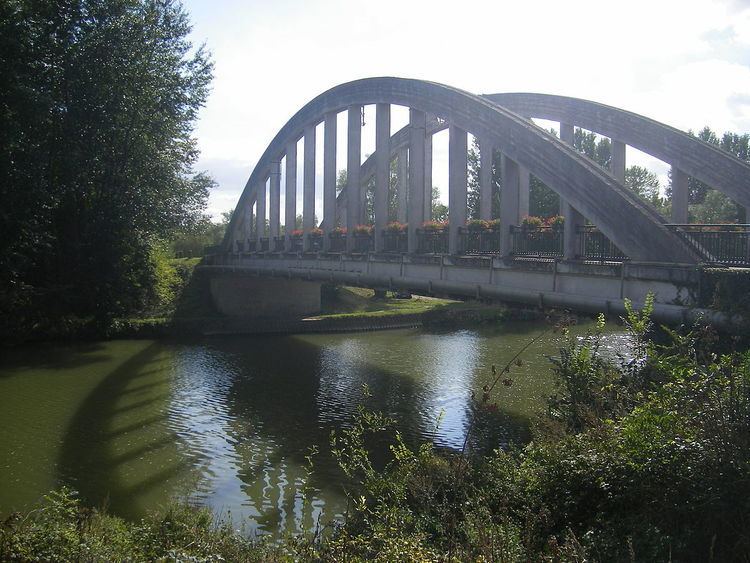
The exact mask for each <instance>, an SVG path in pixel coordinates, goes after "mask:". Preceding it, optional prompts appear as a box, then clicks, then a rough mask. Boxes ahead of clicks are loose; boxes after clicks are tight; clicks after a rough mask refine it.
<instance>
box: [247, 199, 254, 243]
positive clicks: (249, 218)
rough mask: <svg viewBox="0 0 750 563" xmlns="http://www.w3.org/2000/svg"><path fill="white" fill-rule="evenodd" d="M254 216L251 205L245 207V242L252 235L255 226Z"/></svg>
mask: <svg viewBox="0 0 750 563" xmlns="http://www.w3.org/2000/svg"><path fill="white" fill-rule="evenodd" d="M254 221H255V217H254V216H253V206H252V205H251V206H250V207H248V209H247V227H246V232H245V244H247V242H248V241H249V240H250V239H251V238H252V237H253V230H254V228H255V223H254Z"/></svg>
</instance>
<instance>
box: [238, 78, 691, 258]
mask: <svg viewBox="0 0 750 563" xmlns="http://www.w3.org/2000/svg"><path fill="white" fill-rule="evenodd" d="M375 103H390V104H398V105H402V106H406V107H411V108H415V109H418V110H421V111H424V112H427V113H429V114H432V115H436V116H439V117H441V118H443V119H445V120H446V121H448V122H450V123H451V124H453V125H455V126H457V127H459V128H461V129H463V130H465V131H469V132H471V133H472V134H474V135H476V136H478V137H480V138H483V139H485V138H486V139H488V140H489V141H490V142H492V143H493V144H494V145H495V146H496V147H498V149H499V150H500V151H502V152H503V153H504V154H506V155H507V156H508V157H510V158H511V159H513V160H515V161H516V162H518V163H519V164H520V165H522V166H523V167H525V168H527V169H528V170H529V171H530V172H531V173H532V174H534V175H535V176H536V177H538V178H539V179H540V180H541V181H543V182H544V183H545V184H547V185H548V186H549V187H550V188H552V189H553V190H555V191H556V192H557V193H559V194H560V195H561V196H562V197H564V198H565V199H566V200H567V201H569V202H570V203H571V204H572V205H573V206H574V207H575V208H576V209H578V210H579V211H580V212H581V213H583V214H584V215H585V216H586V217H588V218H589V219H591V221H593V222H594V223H595V224H596V225H597V226H599V228H600V229H601V230H602V232H603V233H604V234H605V235H607V236H608V237H609V238H610V239H611V240H612V241H613V242H614V243H615V244H616V245H617V246H618V247H620V248H621V249H622V250H623V251H624V252H625V253H627V254H628V255H629V256H630V257H631V258H632V259H634V260H639V261H664V260H669V261H677V262H690V263H693V262H695V261H696V257H695V256H694V255H693V254H692V253H691V252H690V251H689V250H688V249H687V248H686V247H685V246H684V244H683V243H682V242H681V241H680V239H679V238H678V237H677V236H676V235H675V234H673V233H671V232H670V231H669V230H668V229H667V228H666V227H665V226H664V225H663V224H662V223H660V222H659V221H658V220H656V219H655V218H654V217H653V215H652V214H651V213H650V212H649V210H648V209H646V208H645V205H644V204H643V203H642V202H641V201H640V200H639V199H638V198H637V196H635V195H633V194H632V193H630V192H629V190H627V189H625V188H624V187H623V186H622V185H620V184H619V183H618V182H617V181H616V180H615V179H614V178H613V177H612V176H611V175H609V174H607V173H606V172H604V171H602V170H601V169H599V167H598V166H597V165H596V164H594V163H592V162H590V161H589V160H588V159H586V158H585V157H583V156H581V155H580V154H578V153H577V152H575V151H574V150H573V149H572V148H571V147H568V146H567V145H565V144H563V143H562V142H561V141H560V140H559V139H557V138H556V137H555V136H553V135H551V134H549V133H546V132H544V131H543V130H541V129H540V128H539V127H536V126H535V125H533V124H531V123H529V122H528V121H527V120H526V119H524V118H523V117H521V116H520V115H518V114H516V113H513V112H512V111H510V110H508V109H505V108H503V107H500V106H498V105H496V104H495V103H493V102H492V101H490V100H487V99H484V98H481V97H479V96H476V95H474V94H470V93H468V92H464V91H463V90H459V89H457V88H453V87H450V86H445V85H442V84H437V83H434V82H426V81H421V80H412V79H405V78H366V79H362V80H357V81H354V82H349V83H346V84H342V85H340V86H336V87H334V88H332V89H330V90H328V91H327V92H324V93H323V94H321V95H319V96H318V97H316V98H315V99H313V100H312V101H311V102H309V103H308V104H307V105H306V106H304V107H303V108H302V109H301V110H299V111H298V112H297V113H296V114H295V115H294V116H293V117H292V118H291V119H290V120H289V121H288V122H287V123H286V124H285V125H284V127H282V129H281V130H280V131H279V133H278V134H277V135H276V136H275V137H274V139H273V141H272V142H271V144H270V145H269V146H268V148H267V149H266V151H265V152H264V153H263V156H262V157H261V159H260V161H259V162H258V164H257V165H256V167H255V169H254V170H253V172H252V174H251V176H250V179H249V180H248V183H247V185H246V189H245V191H244V192H243V194H242V196H241V197H240V200H239V202H238V210H241V209H243V206H244V205H245V203H246V202H249V201H251V194H252V192H253V190H254V189H255V186H256V185H258V184H260V183H261V180H263V179H265V175H266V174H267V173H268V170H269V167H270V163H271V162H272V161H273V160H274V159H278V158H279V156H280V155H281V154H282V153H283V151H284V147H285V145H286V143H287V142H289V141H290V140H292V139H293V138H296V136H298V135H299V134H300V133H301V131H302V130H303V129H304V127H305V126H308V125H310V124H314V123H318V122H319V121H321V120H322V119H323V115H324V114H325V113H327V112H330V111H338V110H340V109H342V108H345V107H348V106H350V105H355V104H375ZM238 215H239V213H235V214H234V218H233V220H232V223H231V224H230V227H229V229H228V236H227V238H225V241H224V248H225V249H226V250H229V249H230V247H231V237H232V235H231V233H234V232H235V229H236V224H237V223H236V221H237V216H238Z"/></svg>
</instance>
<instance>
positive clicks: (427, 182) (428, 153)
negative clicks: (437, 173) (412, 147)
mask: <svg viewBox="0 0 750 563" xmlns="http://www.w3.org/2000/svg"><path fill="white" fill-rule="evenodd" d="M423 217H424V220H425V221H429V220H431V219H432V135H428V134H427V132H426V131H425V138H424V214H423Z"/></svg>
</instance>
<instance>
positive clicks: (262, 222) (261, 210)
mask: <svg viewBox="0 0 750 563" xmlns="http://www.w3.org/2000/svg"><path fill="white" fill-rule="evenodd" d="M257 190H258V191H257V193H256V195H255V239H256V240H257V241H258V246H257V249H258V250H260V239H261V238H263V237H264V236H266V182H265V181H263V182H261V183H260V184H258V188H257Z"/></svg>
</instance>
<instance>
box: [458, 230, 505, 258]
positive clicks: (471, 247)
mask: <svg viewBox="0 0 750 563" xmlns="http://www.w3.org/2000/svg"><path fill="white" fill-rule="evenodd" d="M458 232H459V237H460V239H461V250H462V251H463V252H464V253H465V254H500V237H501V233H500V231H485V230H482V231H474V230H471V229H466V228H464V227H461V228H460V229H459V231H458Z"/></svg>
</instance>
